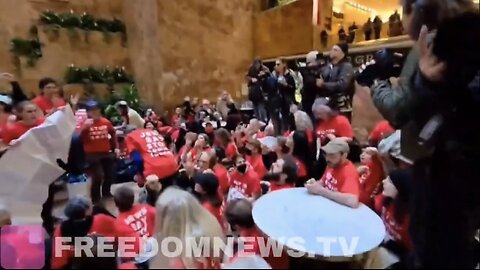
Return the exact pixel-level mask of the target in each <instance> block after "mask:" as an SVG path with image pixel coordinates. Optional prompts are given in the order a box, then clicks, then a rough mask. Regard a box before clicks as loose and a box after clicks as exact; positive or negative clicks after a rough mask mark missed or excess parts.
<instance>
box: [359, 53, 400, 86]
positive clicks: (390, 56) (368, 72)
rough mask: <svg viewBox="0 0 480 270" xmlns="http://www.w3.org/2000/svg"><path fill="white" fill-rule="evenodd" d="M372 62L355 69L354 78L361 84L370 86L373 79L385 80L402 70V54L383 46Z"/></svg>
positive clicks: (397, 74)
mask: <svg viewBox="0 0 480 270" xmlns="http://www.w3.org/2000/svg"><path fill="white" fill-rule="evenodd" d="M373 60H374V62H373V63H372V64H364V65H362V67H361V68H360V69H359V70H358V71H357V73H356V76H355V79H356V81H357V82H358V84H360V85H362V86H368V87H370V86H372V85H373V82H374V81H375V80H387V79H389V78H390V77H399V76H400V73H401V71H402V65H403V61H404V56H403V55H402V54H399V53H396V52H394V51H393V50H392V49H388V48H384V49H381V50H379V51H377V52H376V53H375V55H374V57H373Z"/></svg>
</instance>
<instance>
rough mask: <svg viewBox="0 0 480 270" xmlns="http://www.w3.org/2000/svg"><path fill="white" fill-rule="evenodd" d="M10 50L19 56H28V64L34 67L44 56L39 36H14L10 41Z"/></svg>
mask: <svg viewBox="0 0 480 270" xmlns="http://www.w3.org/2000/svg"><path fill="white" fill-rule="evenodd" d="M10 51H11V52H12V53H13V54H14V55H15V56H17V57H26V58H27V59H28V62H27V63H28V65H29V66H31V67H33V66H35V64H36V63H37V60H38V59H39V58H40V57H42V44H41V43H40V41H39V40H38V38H31V39H21V38H14V39H12V40H11V41H10Z"/></svg>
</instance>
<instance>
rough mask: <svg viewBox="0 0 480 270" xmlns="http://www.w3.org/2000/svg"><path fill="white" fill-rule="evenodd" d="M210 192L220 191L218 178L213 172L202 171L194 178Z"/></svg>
mask: <svg viewBox="0 0 480 270" xmlns="http://www.w3.org/2000/svg"><path fill="white" fill-rule="evenodd" d="M193 179H194V180H195V183H197V184H199V185H200V186H201V187H202V189H203V190H204V191H205V192H206V193H208V194H215V193H216V192H217V191H218V185H219V184H218V178H217V176H216V175H215V174H213V173H200V174H197V175H195V176H194V178H193Z"/></svg>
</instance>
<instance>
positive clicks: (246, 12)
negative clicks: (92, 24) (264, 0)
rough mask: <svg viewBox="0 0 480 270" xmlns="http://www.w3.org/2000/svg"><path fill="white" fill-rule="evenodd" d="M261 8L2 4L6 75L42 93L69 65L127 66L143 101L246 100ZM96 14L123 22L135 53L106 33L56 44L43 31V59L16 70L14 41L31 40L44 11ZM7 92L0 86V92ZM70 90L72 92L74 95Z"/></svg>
mask: <svg viewBox="0 0 480 270" xmlns="http://www.w3.org/2000/svg"><path fill="white" fill-rule="evenodd" d="M260 5H261V1H259V0H229V1H216V0H180V1H171V0H138V1H129V0H113V1H107V0H82V1H75V0H14V1H12V0H0V72H11V73H14V74H15V75H16V76H17V77H18V78H19V80H20V82H21V83H22V85H24V86H25V88H26V89H27V90H28V91H29V92H31V93H35V92H36V91H37V82H38V80H39V79H40V78H41V77H44V76H50V77H53V78H56V79H59V80H62V79H63V77H64V73H65V71H66V68H67V66H68V65H70V64H75V65H78V66H84V65H89V64H92V65H94V66H106V65H109V66H116V65H119V66H125V67H126V68H127V70H130V71H131V72H133V73H134V75H135V77H136V79H137V81H138V84H139V87H140V92H141V95H142V98H143V99H145V101H146V102H147V103H149V104H152V105H155V107H157V108H170V107H172V106H174V105H175V104H177V103H178V102H180V101H181V100H182V99H183V97H184V96H186V95H189V96H199V97H207V98H209V99H212V100H214V99H216V98H217V96H218V94H219V93H220V92H221V91H222V90H227V91H229V92H230V93H232V95H233V96H234V97H237V98H240V97H241V90H242V84H243V83H244V74H245V72H246V70H247V68H248V66H249V64H250V62H251V60H252V58H253V32H252V24H253V13H254V11H257V10H260ZM47 9H50V10H54V11H59V12H67V11H69V10H71V9H73V10H74V11H75V12H80V13H81V12H84V11H86V12H89V13H91V14H93V15H95V16H97V17H105V18H112V17H118V18H120V19H123V20H124V21H125V22H126V24H127V32H128V36H129V38H128V45H127V46H126V47H123V46H122V45H121V40H120V37H114V38H113V40H112V41H111V42H110V43H106V42H104V41H103V37H102V34H101V33H93V34H90V36H89V43H86V42H85V41H84V40H83V39H84V36H83V35H80V39H72V38H71V37H70V36H69V35H68V33H67V31H66V30H62V31H60V37H59V38H58V39H57V40H50V39H49V37H48V35H47V34H46V31H45V30H44V29H43V28H42V27H40V28H39V37H40V41H41V42H42V43H43V44H44V46H43V57H42V58H40V59H39V61H38V63H37V65H36V66H35V67H33V68H29V67H27V65H26V59H21V63H20V65H18V63H15V61H14V57H13V56H12V54H11V53H10V52H9V46H10V40H11V39H12V38H14V37H22V38H26V37H28V31H29V29H30V27H31V26H32V25H35V24H36V20H37V19H38V17H39V14H40V13H41V12H42V11H44V10H47ZM2 88H3V87H2V86H0V89H2ZM67 88H68V87H67Z"/></svg>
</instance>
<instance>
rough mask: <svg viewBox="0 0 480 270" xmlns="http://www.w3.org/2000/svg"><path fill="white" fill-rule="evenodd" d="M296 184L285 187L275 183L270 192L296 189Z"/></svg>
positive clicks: (287, 184)
mask: <svg viewBox="0 0 480 270" xmlns="http://www.w3.org/2000/svg"><path fill="white" fill-rule="evenodd" d="M294 187H295V184H293V183H285V185H281V186H280V185H276V184H275V183H272V184H271V185H270V192H274V191H277V190H283V189H289V188H294Z"/></svg>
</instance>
